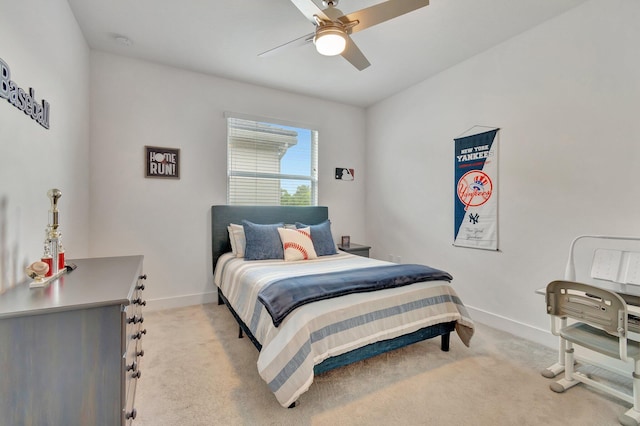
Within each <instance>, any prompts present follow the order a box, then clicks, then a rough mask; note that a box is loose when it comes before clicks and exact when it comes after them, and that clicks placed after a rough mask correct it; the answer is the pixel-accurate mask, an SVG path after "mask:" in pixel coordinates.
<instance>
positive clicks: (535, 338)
mask: <svg viewBox="0 0 640 426" xmlns="http://www.w3.org/2000/svg"><path fill="white" fill-rule="evenodd" d="M465 306H466V307H467V310H468V311H469V315H471V318H472V319H473V320H474V321H477V322H480V323H482V324H485V325H488V326H489V327H493V328H497V329H498V330H502V331H506V332H507V333H511V334H513V335H515V336H518V337H519V338H522V339H527V340H530V341H532V342H535V343H539V344H541V345H544V346H547V347H549V348H552V349H557V347H558V338H557V337H556V336H554V335H553V334H551V331H550V329H541V328H538V327H533V326H531V325H529V324H525V323H522V322H519V321H516V320H513V319H511V318H507V317H503V316H502V315H498V314H494V313H492V312H487V311H484V310H482V309H478V308H474V307H472V306H468V305H465ZM549 327H551V323H549Z"/></svg>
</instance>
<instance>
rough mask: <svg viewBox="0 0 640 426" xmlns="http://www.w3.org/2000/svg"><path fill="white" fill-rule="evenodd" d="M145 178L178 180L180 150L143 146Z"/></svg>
mask: <svg viewBox="0 0 640 426" xmlns="http://www.w3.org/2000/svg"><path fill="white" fill-rule="evenodd" d="M144 148H145V162H146V174H145V176H146V177H157V178H174V179H179V178H180V150H179V149H174V148H159V147H157V146H145V147H144Z"/></svg>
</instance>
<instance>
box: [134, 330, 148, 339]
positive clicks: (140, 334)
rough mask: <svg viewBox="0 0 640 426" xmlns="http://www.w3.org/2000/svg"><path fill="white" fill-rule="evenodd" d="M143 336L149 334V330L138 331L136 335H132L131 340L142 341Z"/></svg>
mask: <svg viewBox="0 0 640 426" xmlns="http://www.w3.org/2000/svg"><path fill="white" fill-rule="evenodd" d="M143 334H147V329H146V328H145V329H144V330H140V331H138V332H137V333H136V334H134V335H132V336H131V338H132V339H142V335H143Z"/></svg>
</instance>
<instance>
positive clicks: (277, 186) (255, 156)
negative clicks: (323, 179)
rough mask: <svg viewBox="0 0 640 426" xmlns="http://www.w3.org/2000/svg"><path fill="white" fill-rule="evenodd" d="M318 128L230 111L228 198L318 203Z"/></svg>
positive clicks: (251, 202)
mask: <svg viewBox="0 0 640 426" xmlns="http://www.w3.org/2000/svg"><path fill="white" fill-rule="evenodd" d="M317 152H318V132H317V131H315V130H311V129H305V128H299V127H291V126H283V125H277V124H272V123H266V122H259V121H253V120H248V119H244V118H235V117H227V203H228V204H235V205H317V200H318V196H317V192H318V188H317V186H318V183H317V162H318V153H317Z"/></svg>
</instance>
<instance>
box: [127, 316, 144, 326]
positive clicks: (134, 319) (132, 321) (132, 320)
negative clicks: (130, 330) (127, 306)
mask: <svg viewBox="0 0 640 426" xmlns="http://www.w3.org/2000/svg"><path fill="white" fill-rule="evenodd" d="M127 322H128V323H129V324H138V323H142V322H144V318H143V317H142V316H139V317H137V316H135V315H134V316H133V317H131V318H128V319H127Z"/></svg>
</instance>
